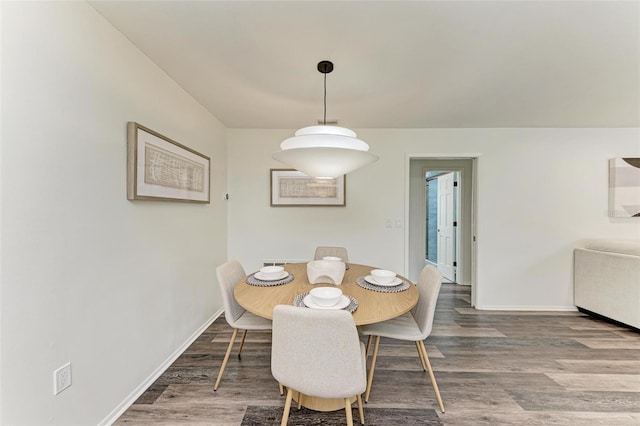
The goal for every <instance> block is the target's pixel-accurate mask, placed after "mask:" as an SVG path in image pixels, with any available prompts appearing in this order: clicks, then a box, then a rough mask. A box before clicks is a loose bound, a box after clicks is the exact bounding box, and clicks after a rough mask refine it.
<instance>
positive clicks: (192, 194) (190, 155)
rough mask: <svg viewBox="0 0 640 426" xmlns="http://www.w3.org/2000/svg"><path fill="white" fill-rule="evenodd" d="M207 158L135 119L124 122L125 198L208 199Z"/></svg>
mask: <svg viewBox="0 0 640 426" xmlns="http://www.w3.org/2000/svg"><path fill="white" fill-rule="evenodd" d="M210 176H211V160H210V158H209V157H207V156H206V155H203V154H201V153H199V152H197V151H195V150H193V149H191V148H189V147H186V146H184V145H182V144H180V143H178V142H176V141H174V140H172V139H169V138H168V137H166V136H163V135H161V134H160V133H158V132H155V131H153V130H151V129H149V128H147V127H145V126H142V125H141V124H138V123H136V122H129V123H127V199H128V200H156V201H179V202H185V203H205V204H209V203H210V202H211V201H210Z"/></svg>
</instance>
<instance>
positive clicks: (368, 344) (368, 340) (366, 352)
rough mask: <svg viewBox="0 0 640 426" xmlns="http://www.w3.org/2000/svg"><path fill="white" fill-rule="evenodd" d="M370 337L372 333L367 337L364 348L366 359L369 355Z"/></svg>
mask: <svg viewBox="0 0 640 426" xmlns="http://www.w3.org/2000/svg"><path fill="white" fill-rule="evenodd" d="M372 337H373V336H372V335H369V338H367V346H366V347H365V348H364V359H367V357H368V356H369V348H370V347H371V338H372Z"/></svg>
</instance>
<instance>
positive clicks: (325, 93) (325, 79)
mask: <svg viewBox="0 0 640 426" xmlns="http://www.w3.org/2000/svg"><path fill="white" fill-rule="evenodd" d="M323 123H324V125H325V126H326V125H327V74H326V73H325V75H324V119H323Z"/></svg>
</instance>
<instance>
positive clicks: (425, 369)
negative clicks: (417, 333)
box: [416, 342, 427, 371]
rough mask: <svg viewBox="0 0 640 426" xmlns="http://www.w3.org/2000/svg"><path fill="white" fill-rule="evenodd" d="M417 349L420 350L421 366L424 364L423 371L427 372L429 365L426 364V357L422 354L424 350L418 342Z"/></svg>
mask: <svg viewBox="0 0 640 426" xmlns="http://www.w3.org/2000/svg"><path fill="white" fill-rule="evenodd" d="M416 349H417V350H418V355H419V356H420V364H422V371H427V364H426V363H425V362H424V355H423V354H422V349H420V343H419V342H416Z"/></svg>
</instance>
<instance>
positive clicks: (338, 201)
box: [271, 169, 346, 207]
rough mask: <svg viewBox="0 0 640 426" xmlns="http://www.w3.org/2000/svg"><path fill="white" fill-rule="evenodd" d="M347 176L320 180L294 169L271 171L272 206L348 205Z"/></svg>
mask: <svg viewBox="0 0 640 426" xmlns="http://www.w3.org/2000/svg"><path fill="white" fill-rule="evenodd" d="M345 194H346V176H345V175H342V176H340V177H337V178H332V179H318V178H313V177H310V176H307V175H305V174H304V173H302V172H299V171H297V170H293V169H271V206H272V207H285V206H287V207H290V206H339V207H344V206H345V205H346V199H345Z"/></svg>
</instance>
